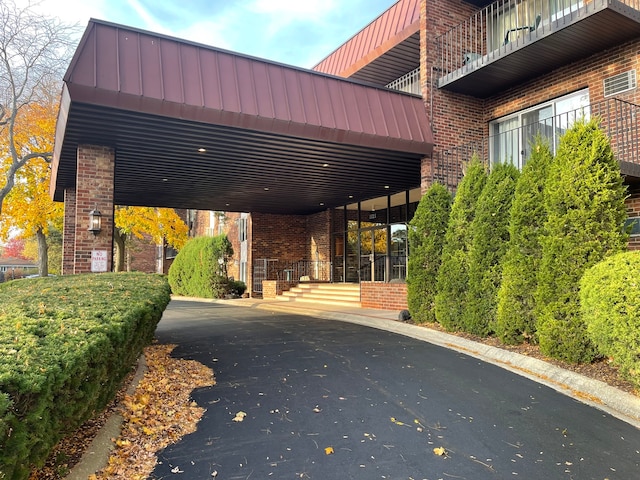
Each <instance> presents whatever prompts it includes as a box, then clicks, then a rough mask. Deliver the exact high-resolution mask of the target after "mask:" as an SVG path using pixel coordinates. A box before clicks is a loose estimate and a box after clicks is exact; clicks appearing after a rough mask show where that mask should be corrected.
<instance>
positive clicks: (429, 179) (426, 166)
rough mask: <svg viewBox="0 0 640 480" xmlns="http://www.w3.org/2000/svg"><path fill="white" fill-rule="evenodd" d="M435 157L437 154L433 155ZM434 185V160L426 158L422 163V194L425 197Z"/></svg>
mask: <svg viewBox="0 0 640 480" xmlns="http://www.w3.org/2000/svg"><path fill="white" fill-rule="evenodd" d="M433 155H435V152H434V153H433ZM432 183H433V159H432V157H424V158H423V159H422V160H421V161H420V193H421V194H422V195H424V194H425V193H426V191H427V190H429V187H430V186H431V184H432Z"/></svg>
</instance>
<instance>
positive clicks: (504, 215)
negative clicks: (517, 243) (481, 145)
mask: <svg viewBox="0 0 640 480" xmlns="http://www.w3.org/2000/svg"><path fill="white" fill-rule="evenodd" d="M519 175H520V171H519V170H518V169H517V168H516V167H515V166H513V165H512V164H510V163H500V164H497V165H494V166H493V169H492V171H491V173H490V174H489V177H488V178H487V183H486V185H485V187H484V189H483V190H482V194H481V195H480V198H479V199H478V204H477V205H476V215H475V217H474V219H473V222H471V226H470V228H469V235H470V236H471V246H470V249H469V290H468V292H467V299H466V302H465V310H464V316H463V328H464V330H465V331H467V332H469V333H473V334H475V335H480V336H487V335H489V334H490V333H493V331H494V328H495V325H494V323H495V316H496V305H497V301H498V299H497V295H498V288H499V287H500V280H501V279H502V263H501V262H502V257H504V254H505V252H506V251H507V245H508V243H509V212H510V211H511V204H512V203H513V196H514V193H515V189H516V181H517V179H518V176H519Z"/></svg>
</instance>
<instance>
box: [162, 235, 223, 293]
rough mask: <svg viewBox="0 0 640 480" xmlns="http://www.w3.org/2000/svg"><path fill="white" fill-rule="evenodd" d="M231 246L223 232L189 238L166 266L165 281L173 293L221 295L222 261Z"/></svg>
mask: <svg viewBox="0 0 640 480" xmlns="http://www.w3.org/2000/svg"><path fill="white" fill-rule="evenodd" d="M232 256H233V247H232V246H231V242H230V241H229V239H228V238H227V236H226V235H224V234H221V235H216V236H215V237H195V238H192V239H191V240H189V241H188V242H187V243H186V244H185V245H184V247H182V249H180V252H178V255H177V256H176V258H175V260H174V261H173V263H172V264H171V267H169V285H171V291H172V292H173V293H175V294H177V295H185V296H188V297H202V298H221V297H222V296H224V294H225V293H227V291H228V288H229V279H228V278H227V270H226V265H227V262H228V261H229V259H230V258H231V257H232Z"/></svg>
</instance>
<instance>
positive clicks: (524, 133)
mask: <svg viewBox="0 0 640 480" xmlns="http://www.w3.org/2000/svg"><path fill="white" fill-rule="evenodd" d="M593 117H598V118H599V119H600V126H601V128H602V130H603V131H604V132H605V134H606V135H607V137H608V138H609V141H610V143H611V148H612V150H613V154H614V156H615V158H616V159H617V160H618V161H619V162H628V163H632V164H636V165H640V123H639V122H640V106H639V105H635V104H633V103H629V102H625V101H623V100H619V99H616V98H610V99H607V100H604V101H602V102H599V103H594V104H591V105H589V106H586V107H582V108H579V109H576V110H572V111H570V112H566V113H562V114H559V115H555V116H552V117H549V118H546V119H542V120H540V121H539V122H537V123H532V124H530V125H526V126H521V127H519V128H515V129H513V130H508V131H505V132H501V133H500V134H498V135H489V136H487V137H484V138H482V139H481V140H478V141H472V142H468V143H465V144H463V145H459V146H456V147H453V148H448V149H444V150H440V151H437V152H434V155H433V157H432V165H431V177H432V178H431V179H432V182H435V181H437V182H439V183H442V184H443V185H445V186H447V187H448V188H449V189H450V190H452V191H454V190H455V189H456V187H457V185H458V183H459V182H460V180H461V179H462V176H463V174H464V168H465V166H466V165H467V163H468V162H469V161H470V160H471V157H472V156H473V155H474V154H475V155H477V156H478V157H479V158H480V160H482V161H483V162H485V164H489V165H490V164H493V163H499V162H506V161H511V162H514V163H516V164H518V166H520V167H522V166H523V165H524V164H525V163H526V160H527V157H528V149H529V141H530V140H531V139H533V138H535V137H536V136H537V135H540V136H541V137H542V138H545V139H547V140H548V142H549V145H550V146H551V148H552V150H553V152H554V153H555V151H556V149H557V148H558V145H559V141H560V137H561V136H562V134H564V133H565V132H566V131H567V130H568V129H569V128H570V127H571V126H572V125H573V124H574V123H575V122H576V121H577V120H580V119H585V120H586V119H589V118H593ZM514 152H515V153H514ZM515 154H518V157H519V158H518V159H514V158H513V157H514V155H515Z"/></svg>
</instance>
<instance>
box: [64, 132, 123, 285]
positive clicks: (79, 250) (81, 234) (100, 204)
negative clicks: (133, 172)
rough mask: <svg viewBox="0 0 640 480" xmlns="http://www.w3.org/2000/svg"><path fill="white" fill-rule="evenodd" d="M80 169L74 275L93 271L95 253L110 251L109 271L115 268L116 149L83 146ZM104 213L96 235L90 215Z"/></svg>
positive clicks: (78, 163)
mask: <svg viewBox="0 0 640 480" xmlns="http://www.w3.org/2000/svg"><path fill="white" fill-rule="evenodd" d="M77 155H78V156H77V170H76V192H75V193H76V201H75V206H76V208H75V238H74V241H75V245H74V251H75V254H74V257H75V258H74V273H87V272H91V252H92V251H93V250H104V251H106V252H107V271H111V268H112V265H113V178H114V168H115V161H114V159H115V154H114V151H113V149H111V148H109V147H103V146H95V145H79V146H78V153H77ZM94 209H97V210H99V211H100V213H101V214H102V231H101V232H100V233H99V234H97V235H94V234H93V233H91V232H89V231H88V230H87V228H88V225H89V212H91V210H94Z"/></svg>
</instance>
